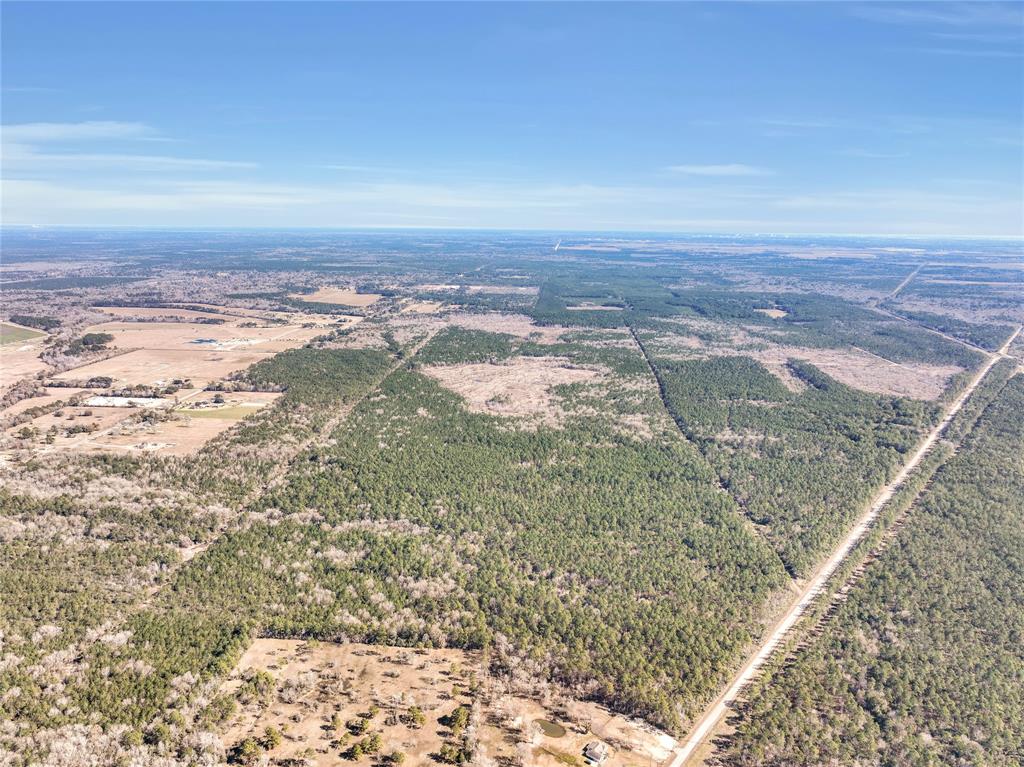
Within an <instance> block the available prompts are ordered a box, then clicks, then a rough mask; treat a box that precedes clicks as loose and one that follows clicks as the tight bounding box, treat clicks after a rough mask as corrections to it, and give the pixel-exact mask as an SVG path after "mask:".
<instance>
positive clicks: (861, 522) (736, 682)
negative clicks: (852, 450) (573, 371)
mask: <svg viewBox="0 0 1024 767" xmlns="http://www.w3.org/2000/svg"><path fill="white" fill-rule="evenodd" d="M1020 332H1021V328H1020V327H1018V328H1017V330H1016V331H1014V333H1013V334H1012V335H1011V336H1010V337H1009V338H1008V339H1007V341H1006V343H1004V344H1003V346H1002V348H1001V349H1000V350H999V351H998V352H996V353H994V354H990V355H989V357H988V359H987V360H986V361H985V363H984V364H983V365H982V366H981V368H979V369H978V372H977V373H976V374H975V375H974V378H972V379H971V382H970V383H969V384H968V385H967V386H966V387H965V388H964V390H963V391H962V392H961V393H960V395H959V396H958V397H957V398H956V399H955V400H954V401H953V402H952V404H951V405H950V406H949V409H948V410H947V411H946V414H945V415H944V416H943V418H942V420H941V421H939V423H938V424H937V425H936V426H935V428H934V429H932V430H931V432H929V433H928V436H927V437H925V438H924V440H923V441H922V442H921V445H920V446H919V447H918V449H917V451H916V452H915V453H914V454H913V455H912V456H911V457H910V460H908V461H907V462H906V464H904V466H903V468H902V469H901V470H900V471H899V473H898V474H897V475H896V476H895V477H893V479H892V480H891V481H890V482H889V484H887V485H886V486H885V487H884V488H882V490H881V491H880V492H879V493H878V495H877V496H875V500H874V501H873V502H872V504H871V506H870V508H868V510H867V511H866V512H864V514H863V515H861V517H860V518H859V519H858V520H857V523H856V524H855V525H854V526H853V528H852V529H851V530H850V531H849V533H847V535H846V537H845V538H843V540H842V541H841V542H840V543H839V545H838V546H836V548H835V549H834V550H833V551H832V554H831V555H829V557H828V559H826V560H825V561H824V562H823V563H822V564H821V565H820V566H819V567H818V569H817V570H816V571H815V572H814V574H813V575H812V576H811V578H810V580H808V581H807V584H806V585H805V586H804V588H803V590H802V591H801V592H800V593H799V594H798V595H797V597H796V599H795V601H794V602H793V604H792V605H791V606H790V608H789V609H788V610H787V611H786V613H785V615H783V616H782V618H780V619H779V621H778V623H776V624H775V626H774V627H773V628H772V630H771V632H769V633H768V635H767V636H766V637H765V638H764V640H763V641H762V643H761V644H760V645H759V646H758V647H757V649H756V650H755V651H754V652H753V653H752V654H751V655H750V656H749V657H748V658H747V660H746V662H745V663H744V664H743V666H742V667H741V668H740V669H739V671H738V672H737V673H736V675H735V676H734V677H733V679H732V681H731V682H730V683H729V686H728V687H727V688H726V690H725V692H723V693H722V694H721V695H719V696H718V698H716V699H715V700H714V701H713V702H712V703H711V705H710V706H709V707H708V708H707V710H706V711H705V712H704V714H703V715H702V716H701V718H700V719H698V720H697V723H696V724H695V725H694V727H693V729H692V730H691V732H690V734H689V735H688V736H687V737H686V738H684V739H683V740H682V741H680V743H679V747H678V748H677V750H676V752H675V754H674V756H673V757H672V758H671V760H669V761H668V762H667V764H668V766H669V767H683V765H685V764H687V763H688V761H689V760H690V758H691V757H692V756H693V755H694V752H695V751H696V750H697V748H698V746H700V745H701V744H702V743H703V742H704V741H705V740H707V738H708V737H709V736H710V735H711V733H712V732H714V730H715V729H716V728H717V727H718V725H719V724H720V723H721V722H722V720H723V719H724V718H725V717H726V715H727V714H728V712H729V710H730V709H731V707H732V706H733V704H734V703H735V702H736V700H737V699H738V698H739V697H740V694H741V693H742V692H743V689H744V687H746V685H747V684H748V683H750V681H751V680H753V679H754V677H755V676H756V675H757V672H758V670H759V669H760V668H761V666H763V665H764V663H765V661H766V660H768V658H770V657H771V655H772V653H774V652H775V648H776V647H778V646H779V644H780V643H781V642H782V641H783V639H785V638H786V635H787V634H788V633H789V631H790V630H791V629H792V628H793V626H794V624H796V622H797V621H798V620H799V619H800V616H801V615H803V613H804V612H805V611H806V609H807V607H808V606H809V605H810V604H811V603H812V602H813V601H814V599H815V598H816V597H817V596H818V595H819V594H820V593H821V592H822V590H823V589H824V588H825V584H826V583H827V582H828V579H829V577H831V575H832V573H834V572H835V571H836V569H837V568H838V567H839V565H840V563H841V562H842V561H843V560H844V559H845V558H846V557H847V556H848V555H849V553H850V551H851V550H852V549H853V547H854V546H855V545H856V544H857V542H858V541H859V540H860V539H861V538H863V537H864V534H865V533H866V532H867V531H868V529H869V528H870V527H871V525H872V523H873V522H874V521H875V519H876V518H877V517H878V514H879V512H880V511H881V510H882V507H884V506H885V504H886V503H887V502H888V501H889V499H890V498H892V496H893V494H894V493H895V492H896V490H898V489H899V487H900V486H901V485H902V484H903V482H904V481H905V480H906V478H907V476H908V475H909V474H910V472H912V471H913V470H914V469H915V468H916V467H917V465H918V464H919V463H921V459H922V458H924V457H925V455H926V454H927V453H928V451H929V450H931V448H932V447H933V446H934V445H935V443H936V442H937V441H938V440H939V438H940V437H941V436H942V433H943V432H944V431H945V430H946V427H947V426H949V423H950V421H952V420H953V416H955V415H956V414H957V413H958V412H959V411H960V408H961V407H963V404H964V402H966V401H967V398H968V397H970V395H971V393H972V392H973V391H974V390H975V389H976V388H977V387H978V384H979V383H981V381H982V380H983V379H984V378H985V376H986V375H988V372H989V371H990V370H991V369H992V366H993V365H995V364H996V362H998V361H999V360H1000V359H1003V358H1005V357H1006V356H1007V350H1008V349H1009V348H1010V344H1011V343H1013V341H1014V340H1015V339H1016V338H1017V336H1018V334H1020Z"/></svg>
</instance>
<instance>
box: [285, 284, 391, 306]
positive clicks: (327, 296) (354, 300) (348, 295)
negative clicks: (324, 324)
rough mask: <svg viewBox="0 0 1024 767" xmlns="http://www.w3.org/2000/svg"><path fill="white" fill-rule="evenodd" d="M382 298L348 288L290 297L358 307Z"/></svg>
mask: <svg viewBox="0 0 1024 767" xmlns="http://www.w3.org/2000/svg"><path fill="white" fill-rule="evenodd" d="M382 297H383V296H381V295H380V294H378V293H357V292H356V291H354V290H351V289H349V288H320V289H319V290H318V291H316V292H315V293H307V294H305V295H294V296H292V298H297V299H299V300H300V301H310V302H316V303H321V304H338V305H340V306H358V307H364V306H370V305H372V304H375V303H377V302H378V301H379V300H380V299H381V298H382Z"/></svg>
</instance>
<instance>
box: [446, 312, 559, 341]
mask: <svg viewBox="0 0 1024 767" xmlns="http://www.w3.org/2000/svg"><path fill="white" fill-rule="evenodd" d="M449 321H450V322H451V324H452V325H456V326H458V327H460V328H466V329H467V330H482V331H484V332H487V333H505V334H506V335H510V336H517V337H519V338H526V339H529V340H530V341H536V342H537V343H539V344H554V343H558V341H559V339H561V337H562V335H563V334H564V333H568V332H569V331H571V330H578V329H579V328H567V327H563V326H561V325H537V324H536V323H534V321H533V320H531V319H530V318H529V317H527V316H526V315H525V314H505V313H502V312H493V313H490V314H457V315H455V316H454V317H452V318H451V319H450V320H449Z"/></svg>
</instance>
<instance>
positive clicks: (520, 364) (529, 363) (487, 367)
mask: <svg viewBox="0 0 1024 767" xmlns="http://www.w3.org/2000/svg"><path fill="white" fill-rule="evenodd" d="M422 372H423V373H425V374H426V375H428V376H430V377H431V378H433V379H434V380H436V381H438V382H439V383H440V384H441V385H442V386H444V387H445V388H447V389H450V390H451V391H453V392H455V393H456V394H458V395H460V396H461V397H463V398H464V399H465V400H466V404H467V406H468V407H469V409H470V410H472V411H474V412H477V413H488V414H490V415H499V416H518V417H528V418H531V419H534V420H535V421H538V422H541V423H547V424H555V423H558V422H559V421H560V420H561V419H562V418H563V417H564V416H565V412H564V410H563V409H562V407H561V406H560V404H559V398H558V395H557V394H556V393H555V392H554V391H553V389H554V387H555V386H559V385H561V384H571V383H587V382H592V381H596V380H598V379H599V378H602V374H601V373H600V372H598V371H597V370H591V369H588V368H581V367H576V366H574V365H572V364H571V363H570V362H569V360H568V359H567V358H565V357H516V358H514V359H512V360H509V361H508V362H505V363H501V364H492V363H479V364H476V363H474V364H464V365H446V366H433V367H427V368H423V370H422Z"/></svg>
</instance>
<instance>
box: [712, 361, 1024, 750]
mask: <svg viewBox="0 0 1024 767" xmlns="http://www.w3.org/2000/svg"><path fill="white" fill-rule="evenodd" d="M1022 408H1024V376H1022V375H1019V374H1018V375H1017V376H1016V377H1014V378H1013V379H1011V380H1010V382H1009V384H1007V385H1006V387H1005V389H1003V391H1002V394H1001V395H1000V396H999V397H998V398H997V399H996V400H995V401H994V402H993V403H992V404H991V405H990V406H989V407H988V408H987V409H986V410H985V412H984V413H983V414H982V415H981V418H980V420H979V422H978V424H977V426H976V427H975V430H974V431H973V432H972V433H971V434H970V435H969V436H968V438H967V439H966V441H965V443H964V445H963V446H962V448H961V449H960V451H959V453H958V454H957V455H956V456H955V457H953V458H952V459H951V460H950V461H949V462H948V463H946V464H945V465H944V466H943V467H941V468H940V469H939V471H938V473H937V475H936V476H935V478H934V480H933V481H932V483H931V486H930V487H929V488H928V490H927V491H926V492H925V494H924V496H922V498H921V499H920V500H919V501H918V502H917V503H916V504H915V505H914V506H913V507H912V508H911V510H910V516H909V518H908V521H907V523H906V525H905V526H904V527H903V528H901V529H900V530H899V532H898V533H897V534H896V538H895V540H893V541H892V543H890V544H889V546H888V548H887V549H886V551H885V553H884V554H883V555H882V557H881V558H880V559H878V560H877V561H876V562H874V563H873V564H872V565H871V566H870V568H869V569H868V571H867V574H866V575H865V577H864V579H863V581H861V582H860V583H859V584H858V585H857V586H856V587H855V589H854V590H853V592H852V593H851V594H850V596H849V598H848V600H847V601H846V602H845V603H843V605H842V606H841V607H840V608H839V610H838V612H837V614H836V615H835V616H834V618H833V619H832V621H831V623H830V624H829V625H828V626H827V628H826V630H825V632H824V634H823V635H822V636H821V637H820V638H819V639H817V640H816V641H814V642H813V643H812V644H811V645H810V646H809V647H807V648H806V649H804V650H802V651H800V653H799V654H798V655H797V656H796V659H795V660H794V661H793V662H792V663H791V664H789V665H787V666H786V667H785V668H783V669H781V670H780V671H778V672H777V673H776V674H775V675H774V677H773V678H771V679H769V680H765V681H764V682H763V683H761V684H760V685H759V686H758V688H757V689H756V690H755V693H754V696H753V700H752V702H751V703H750V704H749V706H748V707H746V708H745V709H744V710H743V712H742V714H741V717H740V724H739V729H738V731H737V733H736V735H735V736H734V737H733V738H732V742H731V745H730V747H729V750H728V755H727V757H726V758H725V759H724V763H725V764H727V765H730V766H732V767H753V766H754V765H757V766H758V767H761V766H762V765H765V766H767V767H772V766H773V765H777V766H778V767H782V765H818V764H836V763H838V764H854V763H865V764H891V765H894V766H895V767H904V766H906V767H911V766H913V767H917V766H919V765H920V766H921V767H923V766H924V765H934V764H962V765H979V766H980V765H1004V764H1005V765H1009V764H1014V763H1015V761H1016V759H1017V756H1019V755H1020V754H1021V753H1024V685H1022V684H1021V680H1022V678H1024V650H1022V648H1024V643H1022V642H1021V637H1022V636H1024V596H1022V595H1024V420H1022V419H1021V415H1020V414H1021V411H1022ZM782 733H785V737H784V738H783V737H780V735H781V734H782Z"/></svg>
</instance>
